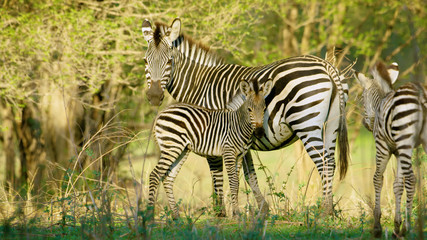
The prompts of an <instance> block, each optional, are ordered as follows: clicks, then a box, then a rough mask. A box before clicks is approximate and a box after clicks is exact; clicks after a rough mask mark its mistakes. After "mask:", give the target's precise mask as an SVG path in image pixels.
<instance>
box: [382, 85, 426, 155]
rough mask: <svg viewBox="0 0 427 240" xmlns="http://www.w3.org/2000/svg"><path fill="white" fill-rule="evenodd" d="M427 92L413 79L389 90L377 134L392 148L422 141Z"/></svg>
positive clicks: (414, 144) (413, 144)
mask: <svg viewBox="0 0 427 240" xmlns="http://www.w3.org/2000/svg"><path fill="white" fill-rule="evenodd" d="M426 95H427V90H426V88H425V87H423V86H421V85H418V84H414V83H408V84H405V85H403V86H401V87H400V88H398V89H397V90H396V91H393V92H390V93H389V94H388V95H387V96H386V97H385V98H384V100H383V102H382V106H381V108H380V114H379V115H378V119H377V120H376V121H377V123H376V124H375V127H376V129H375V130H374V134H375V135H376V136H378V137H379V138H381V139H383V140H384V141H385V142H386V143H387V146H388V147H389V148H392V149H395V148H399V147H401V148H402V147H403V148H405V147H409V146H408V143H410V144H409V145H412V146H411V148H413V147H415V146H416V145H418V144H420V143H421V139H422V138H423V137H424V138H426V136H425V135H427V134H426V133H425V131H426V129H427V126H426V124H427V123H426V114H427V111H426ZM399 145H401V146H399Z"/></svg>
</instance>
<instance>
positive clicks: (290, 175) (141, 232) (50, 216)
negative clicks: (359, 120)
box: [0, 129, 426, 239]
mask: <svg viewBox="0 0 427 240" xmlns="http://www.w3.org/2000/svg"><path fill="white" fill-rule="evenodd" d="M150 144H151V146H150V147H149V148H148V149H149V153H150V155H149V156H145V149H146V138H145V137H142V138H141V139H139V140H138V141H134V142H132V144H131V146H130V147H129V148H128V151H129V152H130V153H132V154H128V155H127V158H128V159H127V161H126V160H123V161H122V162H121V163H120V164H119V167H118V171H117V173H116V174H115V175H114V176H111V179H110V178H106V179H105V178H104V180H102V178H101V175H100V174H99V173H98V172H97V171H93V170H87V171H86V172H85V173H84V174H82V175H79V176H80V178H82V179H83V178H85V179H86V180H85V181H83V180H82V179H80V180H79V181H81V182H80V183H78V184H76V186H79V188H78V189H76V191H70V192H69V195H67V196H65V195H63V194H61V193H62V192H63V190H64V189H62V188H63V187H65V189H67V187H66V185H64V184H63V183H65V182H66V181H65V180H66V179H57V180H52V182H55V184H52V183H50V184H49V185H47V186H58V189H53V191H51V194H50V195H49V194H47V197H46V196H43V198H41V197H40V196H36V195H32V194H31V184H29V185H28V186H29V187H27V188H23V189H18V190H12V191H6V190H5V188H4V186H0V202H1V204H0V220H1V224H0V226H1V227H0V238H2V239H3V238H10V239H14V238H31V239H32V238H68V239H73V238H94V239H97V238H99V239H116V238H130V239H134V238H142V239H144V238H153V239H170V238H174V239H189V238H190V239H191V238H193V239H200V238H209V239H217V238H220V239H223V238H226V239H242V238H244V239H247V238H255V239H260V238H262V239H294V238H297V239H298V238H309V239H342V238H359V239H360V238H362V239H363V238H370V236H371V235H370V231H371V228H372V209H371V208H372V204H373V198H374V196H373V195H374V190H373V183H372V176H373V173H374V171H375V159H374V156H375V146H374V143H373V138H372V135H371V133H369V132H367V131H365V130H364V129H362V130H361V131H360V135H359V136H358V137H357V138H356V140H355V141H354V143H353V144H352V145H351V151H352V152H351V157H352V161H351V164H350V168H349V172H348V174H347V177H346V178H345V179H344V180H343V181H339V180H338V177H336V178H335V181H334V191H333V192H334V203H336V206H335V212H336V216H335V217H334V218H332V217H329V216H327V217H325V216H322V212H321V209H320V208H319V206H320V200H321V185H320V177H319V174H318V173H317V170H316V169H314V171H313V167H314V164H313V163H312V161H311V160H310V159H309V158H308V157H307V154H306V153H305V151H304V150H303V149H302V148H301V144H300V143H296V144H294V145H292V146H290V147H288V148H284V149H281V150H278V151H272V152H254V155H253V156H254V162H255V164H256V168H257V174H258V180H259V184H260V188H261V191H262V192H263V193H264V195H265V197H266V199H267V201H268V202H269V204H270V210H271V212H270V216H269V218H268V219H266V221H264V220H260V219H257V215H256V209H257V208H256V202H255V200H254V197H253V194H252V193H250V189H249V187H248V186H247V185H246V183H245V182H244V181H243V176H242V175H243V174H242V173H241V174H240V179H241V191H240V193H239V204H240V209H241V210H242V211H241V212H242V215H241V216H240V217H238V218H237V219H230V218H225V219H221V218H215V217H214V216H213V210H212V198H211V194H212V184H211V177H210V173H209V168H208V164H207V162H206V160H205V159H204V158H202V157H200V156H197V155H195V154H190V156H189V158H188V161H187V162H186V163H185V164H184V166H183V168H182V170H181V172H180V174H179V175H178V177H177V179H176V183H175V196H176V199H177V200H178V202H179V207H180V214H181V217H182V218H180V219H178V220H177V221H173V220H172V219H171V215H170V211H169V210H168V207H167V199H166V196H165V192H164V190H163V188H162V187H160V188H159V195H158V199H157V202H156V215H155V221H154V223H150V222H149V221H148V218H147V217H148V216H147V215H146V211H145V206H146V202H145V201H146V199H147V195H148V176H149V173H150V171H151V170H152V169H153V168H154V166H155V164H156V163H157V160H158V159H157V156H156V154H154V155H153V154H152V153H153V152H155V151H154V149H155V146H154V144H153V142H152V141H151V143H150ZM424 156H425V155H424ZM0 164H1V163H0ZM424 165H425V164H424ZM261 166H263V167H261ZM395 168H396V162H395V160H394V159H393V158H392V159H391V160H390V163H389V165H388V167H387V170H386V173H385V181H384V188H383V195H382V210H383V217H382V223H383V229H384V234H387V236H388V237H391V229H392V224H393V217H394V195H393V190H392V186H393V181H394V172H395ZM53 170H58V169H52V171H53ZM62 171H66V170H64V169H63V170H62ZM422 172H425V166H423V171H422ZM75 174H76V176H77V175H78V174H79V173H78V171H77V172H76V173H75ZM141 174H142V180H143V181H142V182H141V184H140V179H141ZM76 176H74V177H76ZM107 179H108V181H107ZM225 183H226V185H225V186H224V189H225V195H226V199H225V200H226V206H227V210H229V209H230V204H229V202H230V201H229V187H228V179H227V176H226V174H225ZM140 189H142V191H140ZM47 192H49V191H47ZM424 192H425V187H424ZM89 193H91V195H92V196H93V197H94V200H92V199H91V197H90V195H89ZM403 200H404V199H403ZM417 206H418V203H417V202H416V204H415V206H414V213H415V214H414V215H413V216H414V217H413V218H412V221H413V223H412V226H414V225H415V224H414V222H415V219H416V216H417V215H416V212H417ZM228 214H229V212H228ZM229 215H230V214H229ZM425 230H426V229H425V228H424V231H425ZM415 237H416V233H415V232H414V231H412V232H410V234H409V235H408V238H409V239H413V238H415Z"/></svg>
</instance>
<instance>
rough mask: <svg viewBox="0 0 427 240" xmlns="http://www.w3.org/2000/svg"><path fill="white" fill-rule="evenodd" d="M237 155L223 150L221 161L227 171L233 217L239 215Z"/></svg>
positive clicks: (230, 150)
mask: <svg viewBox="0 0 427 240" xmlns="http://www.w3.org/2000/svg"><path fill="white" fill-rule="evenodd" d="M236 156H237V154H236V153H235V150H234V149H232V148H225V150H224V154H223V159H224V165H225V167H226V169H227V174H228V179H229V185H230V192H231V204H232V212H233V216H238V215H239V206H238V200H239V177H238V175H237V160H236Z"/></svg>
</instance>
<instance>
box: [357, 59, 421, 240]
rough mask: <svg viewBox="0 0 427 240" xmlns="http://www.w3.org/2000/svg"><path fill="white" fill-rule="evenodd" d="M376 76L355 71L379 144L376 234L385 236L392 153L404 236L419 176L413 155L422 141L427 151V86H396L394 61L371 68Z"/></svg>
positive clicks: (396, 230) (398, 218)
mask: <svg viewBox="0 0 427 240" xmlns="http://www.w3.org/2000/svg"><path fill="white" fill-rule="evenodd" d="M371 73H372V75H373V79H370V78H367V77H365V75H363V74H362V73H358V72H356V73H355V76H356V79H358V81H359V82H360V84H361V85H362V86H363V100H364V107H365V112H364V119H363V124H364V125H365V127H366V128H367V129H368V130H370V131H372V133H373V135H374V138H375V147H376V170H375V174H374V186H375V208H374V236H375V237H380V236H381V232H382V229H381V223H380V218H381V206H380V199H381V189H382V186H383V174H384V171H385V168H386V166H387V163H388V160H389V159H390V156H391V154H394V155H395V156H396V160H397V170H396V178H395V181H394V184H393V191H394V194H395V198H396V211H395V218H394V234H395V236H400V235H404V234H405V233H406V231H407V230H408V227H409V225H410V214H411V210H412V200H413V197H414V193H415V175H414V172H413V170H412V162H411V156H412V151H413V149H414V148H415V147H417V146H418V145H420V144H422V145H423V147H424V151H425V152H426V153H427V121H426V115H427V88H426V86H424V87H423V86H421V85H420V84H415V83H408V84H405V85H403V86H402V87H400V88H398V89H397V90H393V89H392V84H393V83H394V82H395V81H396V79H397V76H398V74H399V71H398V66H397V64H396V63H393V64H392V65H391V66H389V67H386V66H385V65H384V64H383V63H381V62H380V63H378V64H377V65H376V66H375V67H374V68H373V70H372V71H371ZM404 189H406V198H407V200H406V210H407V215H408V216H407V219H406V220H405V223H404V224H403V226H402V229H401V230H400V226H401V223H402V219H401V213H400V202H401V197H402V194H403V190H404Z"/></svg>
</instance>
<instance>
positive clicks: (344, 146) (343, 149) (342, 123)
mask: <svg viewBox="0 0 427 240" xmlns="http://www.w3.org/2000/svg"><path fill="white" fill-rule="evenodd" d="M326 57H327V58H329V59H331V57H330V56H329V57H328V56H326ZM334 64H336V61H333V63H331V62H329V61H326V69H327V70H328V73H329V76H331V78H332V80H333V81H334V83H335V86H336V87H337V90H338V96H339V104H340V119H339V126H338V147H339V150H338V152H339V157H338V158H339V160H338V161H339V173H340V180H342V179H344V177H345V175H346V174H347V170H348V165H349V158H350V156H349V144H348V133H347V121H346V110H345V107H346V102H347V99H348V84H347V77H346V76H345V75H346V74H347V73H348V72H349V71H350V69H351V68H352V66H353V65H354V64H355V63H353V64H351V66H348V67H346V68H345V69H344V71H343V72H344V73H342V74H340V72H339V71H338V69H337V67H336V66H334Z"/></svg>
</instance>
